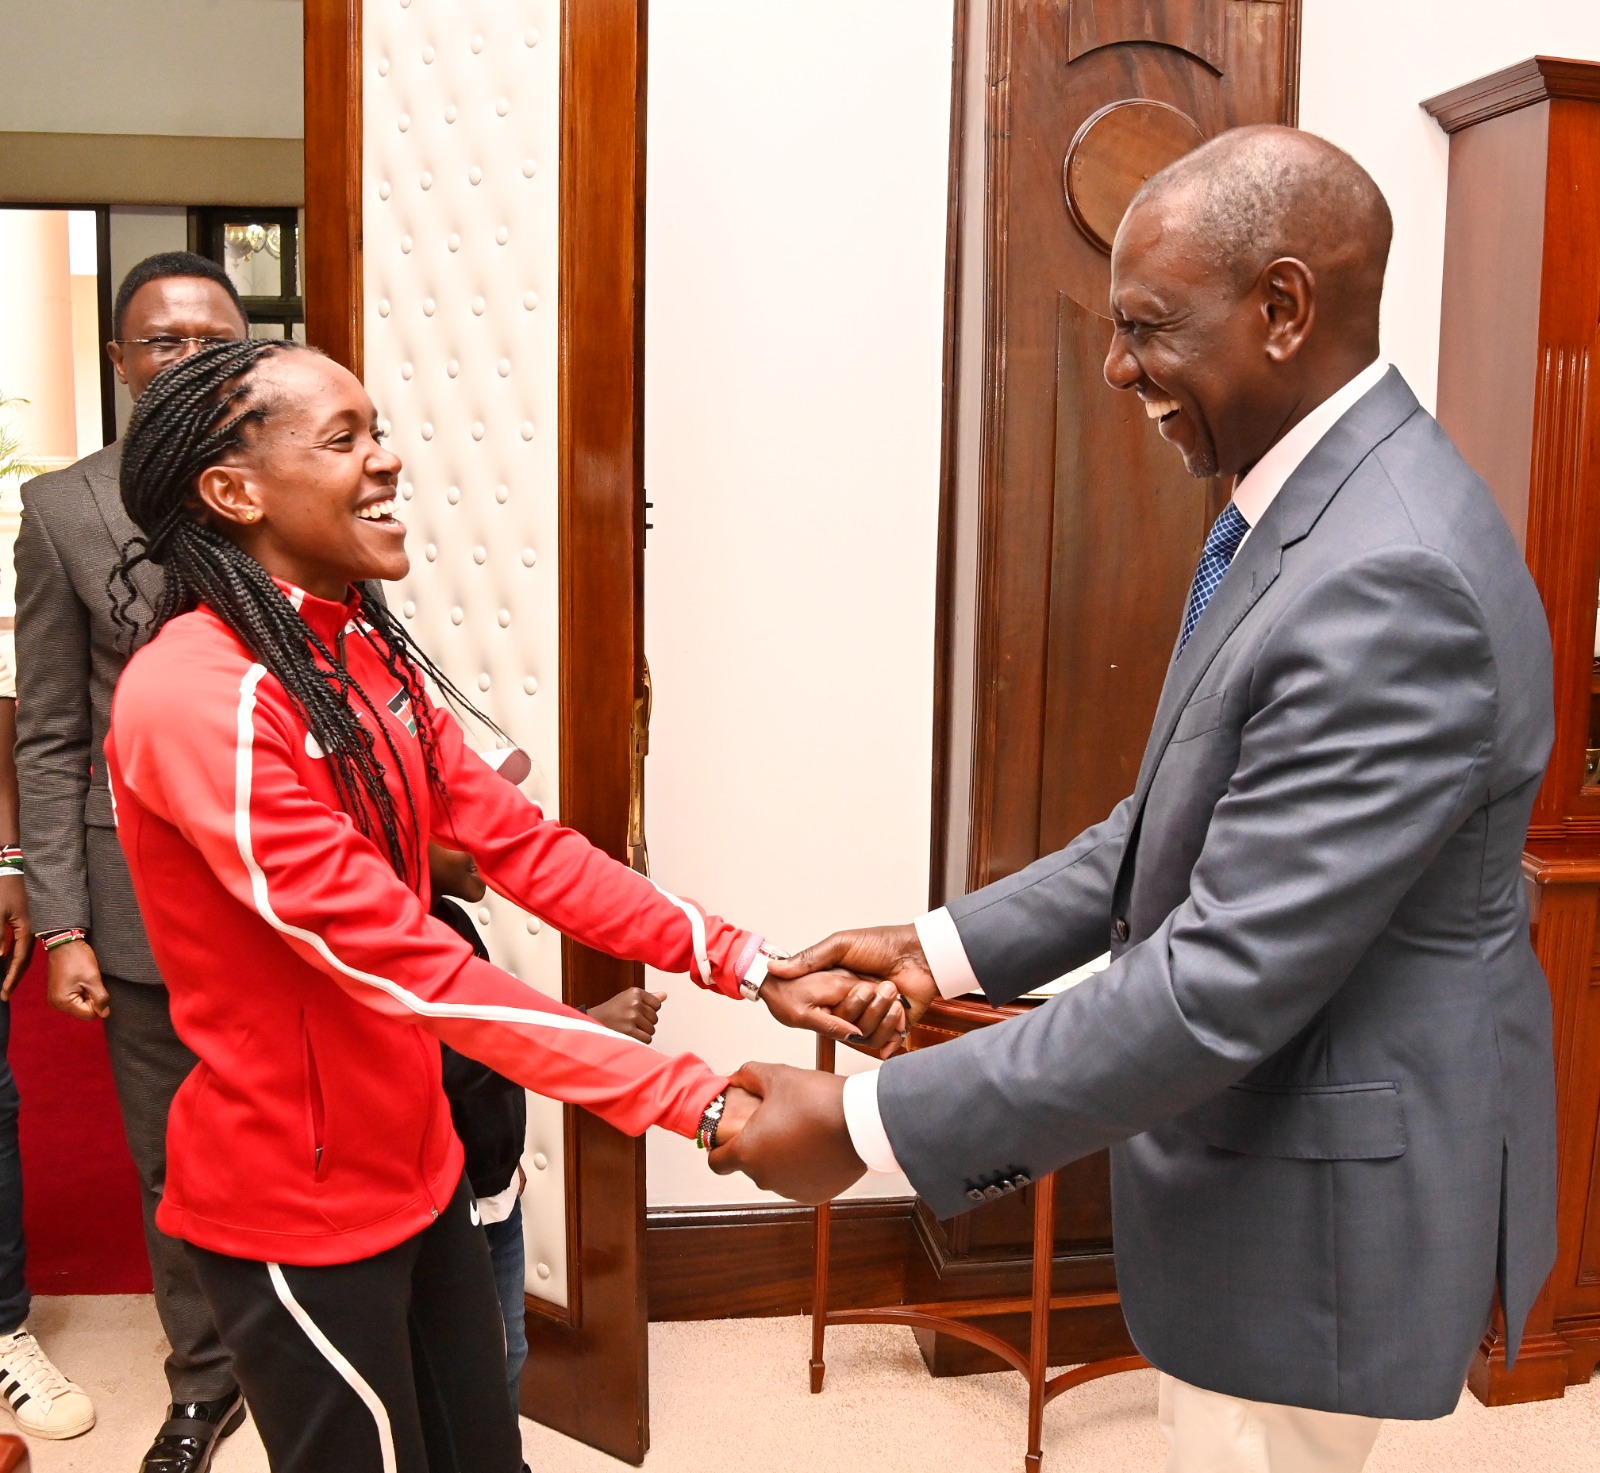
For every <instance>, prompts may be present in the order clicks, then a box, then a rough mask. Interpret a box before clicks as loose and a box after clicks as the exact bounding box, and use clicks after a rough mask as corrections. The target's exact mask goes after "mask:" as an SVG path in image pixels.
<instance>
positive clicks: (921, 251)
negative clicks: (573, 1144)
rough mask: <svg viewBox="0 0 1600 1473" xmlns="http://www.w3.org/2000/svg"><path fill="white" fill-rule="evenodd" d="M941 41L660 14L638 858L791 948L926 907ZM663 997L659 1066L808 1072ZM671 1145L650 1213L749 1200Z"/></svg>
mask: <svg viewBox="0 0 1600 1473" xmlns="http://www.w3.org/2000/svg"><path fill="white" fill-rule="evenodd" d="M952 29H953V12H952V5H951V0H874V3H872V4H870V5H863V4H861V3H860V0H814V3H813V4H811V5H809V6H807V7H806V8H805V10H804V13H803V16H798V15H797V13H796V12H795V11H793V10H792V9H790V8H788V7H781V6H771V5H752V4H750V3H748V0H657V3H656V4H654V5H653V6H652V7H651V12H650V101H649V140H648V146H649V185H648V188H649V204H648V220H647V230H648V242H649V244H648V250H647V254H646V375H645V386H646V387H645V393H646V429H645V464H646V483H647V485H648V487H649V496H650V499H651V500H652V501H653V502H654V503H655V510H654V512H653V515H652V520H653V522H654V524H655V530H654V531H653V532H652V533H651V534H650V539H649V544H648V550H647V554H646V573H645V588H646V619H645V639H646V647H647V650H648V653H649V658H650V663H651V668H652V671H653V673H654V676H655V688H656V702H655V719H654V723H653V727H652V732H651V754H650V762H649V769H648V810H647V813H648V831H649V840H650V855H651V860H652V862H653V867H654V872H655V875H656V877H657V878H658V879H659V880H660V881H661V882H662V883H663V884H665V885H667V886H668V887H675V888H681V889H682V891H683V892H685V893H687V894H689V895H692V896H694V897H695V898H696V899H698V900H700V901H702V902H703V903H705V904H707V905H709V906H711V907H713V908H714V909H716V910H719V911H720V912H721V913H723V914H725V915H727V916H728V917H730V918H731V919H734V920H736V921H738V923H739V924H741V925H746V926H751V927H755V928H756V929H759V930H764V931H766V932H767V933H768V934H769V935H770V937H771V938H772V940H773V942H774V943H775V944H777V945H779V946H780V947H782V948H784V949H792V948H795V947H798V946H800V945H803V944H805V943H806V942H808V941H812V940H815V939H817V938H818V937H820V936H821V935H822V934H824V933H825V932H827V931H829V930H832V929H834V928H836V927H840V926H846V925H852V924H863V923H865V924H870V923H874V922H885V921H901V920H909V919H910V918H911V917H913V916H914V915H916V914H917V913H918V912H920V911H921V910H922V909H924V908H925V906H926V899H927V887H928V823H929V787H930V782H931V776H930V764H931V760H932V759H931V752H932V724H933V716H932V710H933V707H932V701H933V597H934V560H935V549H936V540H937V538H936V532H937V517H938V504H939V486H938V472H939V419H940V355H941V345H942V338H943V312H944V303H943V299H944V258H945V194H946V179H947V164H948V152H949V106H950V81H951V39H952ZM653 981H654V982H656V983H659V984H660V985H661V986H662V987H667V988H669V990H670V991H671V993H672V996H671V998H670V1000H669V1002H668V1004H667V1006H666V1007H665V1008H664V1009H663V1012H662V1025H661V1030H660V1033H659V1034H658V1041H659V1042H660V1043H661V1044H662V1045H664V1046H665V1047H667V1048H671V1049H680V1048H692V1049H695V1050H696V1051H698V1052H700V1053H701V1054H702V1055H703V1056H704V1057H706V1058H707V1059H708V1060H709V1061H710V1062H712V1063H713V1064H714V1065H716V1066H717V1067H718V1068H732V1067H734V1066H736V1065H738V1064H739V1063H741V1062H743V1061H744V1060H745V1059H749V1058H762V1059H773V1060H779V1061H786V1062H789V1063H795V1064H808V1063H810V1062H811V1060H812V1057H813V1053H812V1042H813V1041H812V1037H811V1035H810V1034H803V1035H802V1034H792V1033H787V1032H785V1031H784V1030H781V1029H779V1028H778V1027H777V1025H776V1024H774V1023H773V1022H772V1021H771V1020H770V1018H769V1017H768V1016H767V1014H766V1010H765V1009H764V1008H757V1007H750V1006H748V1005H746V1004H735V1003H730V1002H728V1001H726V1000H725V999H722V998H718V997H712V996H709V995H705V994H700V993H697V992H696V991H695V989H694V988H693V987H692V986H691V985H690V984H688V983H687V982H686V981H684V980H682V979H672V980H671V981H670V982H669V981H664V980H663V979H660V978H655V979H653ZM652 1136H653V1139H652V1141H651V1146H650V1197H651V1200H652V1201H653V1202H657V1203H674V1204H685V1203H693V1202H707V1201H749V1200H751V1199H752V1198H755V1197H756V1196H758V1195H759V1194H758V1193H757V1192H756V1191H755V1189H754V1188H753V1187H751V1185H750V1184H749V1182H747V1181H746V1180H745V1179H744V1178H742V1177H738V1178H732V1179H728V1180H723V1179H721V1178H717V1177H713V1176H711V1175H710V1174H709V1173H708V1172H707V1171H706V1169H705V1166H704V1158H703V1157H701V1156H699V1155H698V1153H697V1152H696V1151H695V1150H694V1148H693V1146H692V1145H690V1144H689V1143H687V1142H683V1141H679V1140H677V1139H676V1138H669V1137H666V1136H664V1135H662V1134H661V1133H660V1132H653V1133H652ZM862 1190H864V1191H866V1192H869V1193H872V1194H883V1193H898V1192H904V1191H906V1190H907V1188H906V1186H905V1184H904V1183H903V1182H902V1181H900V1180H898V1179H890V1178H883V1177H874V1178H869V1180H868V1182H867V1183H866V1184H865V1185H864V1187H863V1189H862Z"/></svg>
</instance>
